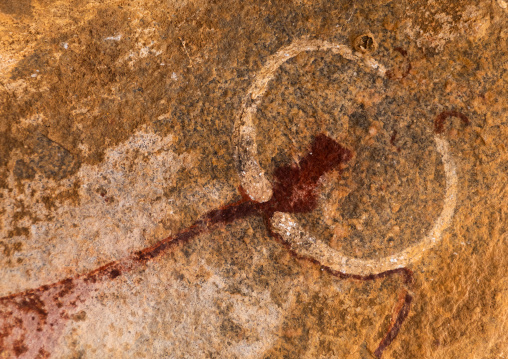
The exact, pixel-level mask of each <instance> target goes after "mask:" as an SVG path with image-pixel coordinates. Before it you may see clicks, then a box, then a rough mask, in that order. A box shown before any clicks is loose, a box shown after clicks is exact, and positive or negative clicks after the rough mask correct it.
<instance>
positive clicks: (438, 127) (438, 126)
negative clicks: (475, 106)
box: [434, 111, 469, 134]
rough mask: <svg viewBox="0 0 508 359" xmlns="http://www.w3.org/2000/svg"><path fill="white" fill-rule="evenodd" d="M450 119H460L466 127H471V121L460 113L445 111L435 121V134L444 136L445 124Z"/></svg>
mask: <svg viewBox="0 0 508 359" xmlns="http://www.w3.org/2000/svg"><path fill="white" fill-rule="evenodd" d="M449 117H458V118H459V119H460V120H461V121H462V123H463V124H464V125H469V119H468V118H467V116H466V115H464V114H463V113H461V112H458V111H443V112H441V113H440V114H439V115H437V117H436V119H435V120H434V132H435V133H437V134H442V133H443V132H444V122H445V120H446V119H447V118H449Z"/></svg>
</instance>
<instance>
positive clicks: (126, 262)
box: [0, 114, 455, 358]
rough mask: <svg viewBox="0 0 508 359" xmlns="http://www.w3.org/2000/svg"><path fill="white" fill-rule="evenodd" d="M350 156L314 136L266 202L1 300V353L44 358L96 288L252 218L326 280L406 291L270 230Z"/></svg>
mask: <svg viewBox="0 0 508 359" xmlns="http://www.w3.org/2000/svg"><path fill="white" fill-rule="evenodd" d="M453 115H455V114H453ZM440 116H442V115H440ZM445 118H446V116H445ZM436 121H438V120H436ZM439 121H441V122H442V121H444V119H443V120H439ZM441 122H439V123H437V125H436V129H437V128H438V127H439V126H441ZM438 125H439V126H438ZM439 129H441V128H440V127H439ZM436 132H437V131H436ZM352 157H353V153H352V152H351V151H350V150H348V149H346V148H345V147H343V146H341V145H340V144H338V143H337V142H336V141H334V140H333V139H331V138H329V137H327V136H325V135H323V134H320V135H318V136H316V138H315V139H314V141H313V143H312V146H311V149H310V151H309V153H308V154H307V155H306V156H305V157H303V158H302V160H301V161H300V163H299V164H293V165H290V166H282V167H279V168H277V169H276V170H275V172H274V181H273V184H272V187H273V195H272V198H271V199H270V200H269V201H268V202H264V203H259V202H255V201H253V200H251V199H250V198H249V197H248V195H247V194H246V193H245V192H244V191H243V189H242V188H240V193H241V194H242V199H241V200H240V201H238V202H235V203H232V204H229V205H227V206H224V207H222V208H219V209H215V210H212V211H210V212H208V213H207V214H205V215H204V216H202V217H201V218H200V219H199V220H197V221H196V222H195V223H194V224H193V225H192V226H190V227H188V228H186V229H184V230H182V231H180V232H179V233H178V234H176V235H174V236H171V237H168V238H165V239H163V240H161V241H159V242H157V243H156V244H154V245H153V246H151V247H148V248H145V249H143V250H140V251H137V252H134V253H133V254H131V255H130V256H128V257H126V258H123V259H121V260H118V261H114V262H111V263H108V264H106V265H104V266H102V267H100V268H97V269H95V270H94V271H92V272H89V273H86V274H82V275H77V276H75V277H72V278H67V279H64V280H62V281H59V282H56V283H53V284H50V285H45V286H42V287H39V288H36V289H31V290H27V291H25V292H21V293H17V294H12V295H9V296H6V297H3V298H0V354H3V355H8V356H11V357H23V358H45V357H48V356H49V353H50V352H51V350H52V348H53V347H54V346H55V345H56V341H57V339H58V337H59V335H60V334H61V333H62V331H63V329H64V327H65V321H66V320H68V319H69V318H71V316H72V313H75V312H77V310H78V304H79V303H83V302H84V301H85V300H86V299H87V298H88V297H89V296H90V295H91V294H92V293H93V292H95V291H96V290H97V289H98V288H97V286H98V285H99V284H100V283H103V282H108V281H112V280H115V279H116V278H118V277H120V276H121V275H122V273H125V272H127V271H130V270H132V269H134V268H136V267H139V266H142V265H144V264H145V263H146V262H148V261H150V260H152V259H154V258H157V257H159V256H160V255H161V254H163V253H165V252H167V251H168V250H169V249H170V248H172V247H175V246H176V245H177V244H180V243H185V242H187V241H189V240H191V239H193V238H195V237H197V236H198V235H200V234H202V233H204V232H206V231H209V230H211V229H212V228H213V227H214V226H215V225H218V224H228V223H232V222H234V221H236V220H239V219H242V218H247V217H251V216H261V217H263V219H264V220H265V223H266V225H267V229H268V233H269V234H270V235H271V236H272V237H274V238H275V239H277V240H278V241H279V242H281V243H282V244H284V245H285V247H286V248H287V249H288V250H289V251H290V252H291V254H292V255H293V256H294V257H296V258H298V259H303V260H308V261H310V262H312V263H315V264H316V265H319V266H321V268H322V269H323V270H324V271H326V272H327V273H329V274H330V275H333V276H335V277H338V278H341V279H354V280H364V281H366V280H375V279H379V278H384V277H387V276H389V275H392V274H400V275H402V276H403V278H404V284H405V285H406V286H410V285H411V283H412V280H413V279H412V278H413V277H412V272H411V271H410V270H409V269H407V268H399V269H394V270H390V271H386V272H383V273H379V274H373V275H367V276H360V275H352V274H348V273H342V272H337V271H334V270H333V269H331V268H329V267H326V266H323V265H321V264H320V263H319V262H318V261H317V260H315V259H313V258H306V257H302V256H300V255H298V254H296V253H295V252H293V251H292V250H291V249H290V246H289V244H288V243H285V242H284V241H283V240H282V238H281V237H280V236H279V235H277V234H276V233H274V232H273V231H272V230H271V225H270V217H271V216H272V215H273V213H274V212H286V213H306V212H310V211H312V210H314V209H315V208H316V205H317V193H316V187H317V185H318V182H319V179H320V178H321V177H322V176H323V175H324V174H325V173H327V172H330V171H332V170H335V169H337V170H340V169H341V168H340V167H341V164H345V163H346V162H348V161H349V160H350V159H351V158H352ZM403 298H404V301H403V303H402V305H401V306H400V308H399V310H398V312H397V316H396V318H395V320H394V322H393V323H392V324H391V326H390V328H389V329H388V331H387V334H386V335H385V337H384V338H383V339H382V341H381V343H380V344H379V346H378V347H377V349H376V350H375V352H374V355H375V356H376V357H377V358H380V357H381V355H382V353H383V351H384V350H385V349H386V347H388V346H389V345H390V343H391V342H392V341H393V340H394V339H395V337H396V336H397V334H398V333H399V331H400V328H401V326H402V323H403V322H404V320H405V319H406V317H407V316H408V314H409V310H410V306H411V301H412V296H411V295H410V294H409V293H408V292H407V290H406V291H405V294H404V296H403Z"/></svg>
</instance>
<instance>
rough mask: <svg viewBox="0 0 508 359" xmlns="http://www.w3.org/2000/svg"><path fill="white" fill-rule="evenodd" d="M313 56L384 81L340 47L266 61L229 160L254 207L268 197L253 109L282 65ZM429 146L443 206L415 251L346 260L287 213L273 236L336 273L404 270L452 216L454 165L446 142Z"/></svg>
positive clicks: (276, 219)
mask: <svg viewBox="0 0 508 359" xmlns="http://www.w3.org/2000/svg"><path fill="white" fill-rule="evenodd" d="M319 50H328V51H332V52H333V53H335V54H339V55H341V56H342V57H344V58H346V59H348V60H352V61H358V62H362V63H363V64H364V65H365V66H367V67H370V68H373V69H375V70H376V71H377V73H378V74H379V75H380V76H382V77H383V76H385V75H386V68H385V67H384V66H383V65H381V64H379V63H378V62H377V61H375V60H374V59H373V58H371V57H368V56H365V55H362V54H358V53H354V52H353V51H352V50H351V49H350V48H349V47H347V46H345V45H342V44H337V43H333V42H328V41H322V40H305V39H302V40H297V41H294V42H293V43H291V44H290V45H288V46H286V47H283V48H282V49H280V50H279V51H278V52H277V53H275V54H274V55H272V56H271V57H270V58H269V59H268V60H267V62H266V64H265V65H264V66H263V67H262V68H261V70H260V71H259V72H258V74H257V76H256V78H255V80H254V82H253V83H252V85H251V86H250V88H249V90H248V92H247V95H246V97H245V99H244V101H243V104H242V107H241V111H240V113H239V115H238V117H237V119H236V121H235V129H234V136H235V137H234V138H235V141H236V153H235V155H236V160H237V163H238V169H239V174H240V180H241V183H242V186H243V188H244V190H245V191H246V192H247V194H248V195H249V197H250V198H251V199H253V200H255V201H258V202H266V201H268V200H269V199H270V198H271V197H272V186H271V184H270V182H269V181H268V179H267V178H266V176H265V172H264V170H263V169H262V168H261V166H260V164H259V160H258V152H257V144H256V128H255V125H254V120H253V119H254V115H255V114H256V112H257V108H258V106H259V103H260V102H261V99H262V97H263V96H264V94H265V93H266V90H267V88H268V85H269V83H270V81H271V80H272V79H273V78H274V76H275V72H276V71H277V69H278V68H279V67H280V66H281V65H282V64H283V63H285V62H286V61H288V60H289V59H291V58H293V57H295V56H296V55H298V54H299V53H301V52H305V51H319ZM434 140H435V142H436V147H437V150H438V152H439V153H440V154H441V156H442V160H443V166H444V171H445V177H446V193H445V199H444V205H443V209H442V211H441V213H440V215H439V217H438V218H437V219H436V221H435V222H434V224H433V226H432V228H431V230H430V231H429V233H428V234H427V235H426V236H425V237H424V238H423V239H422V240H421V241H419V242H418V243H416V244H415V245H413V246H410V247H408V248H406V249H404V250H403V251H401V252H399V253H397V254H394V255H392V256H388V257H384V258H381V259H360V258H353V257H348V256H346V255H344V254H343V253H341V252H339V251H337V250H335V249H333V248H331V247H330V246H328V245H327V244H325V243H324V242H323V241H321V240H319V239H316V238H314V237H313V236H311V235H310V234H308V233H306V231H305V230H304V229H303V228H302V227H301V226H300V225H299V224H298V223H297V222H296V220H295V219H294V218H293V217H292V216H291V215H290V214H289V213H280V212H277V213H275V215H274V216H273V218H272V225H273V227H274V230H275V231H276V232H277V233H279V234H280V235H281V236H282V237H283V238H284V239H285V240H286V241H287V242H288V243H290V244H291V247H292V248H293V250H295V251H296V252H297V253H299V254H301V255H305V256H309V257H311V258H314V259H316V260H318V261H319V262H320V263H322V264H323V265H326V266H328V267H330V268H332V269H334V270H337V271H341V272H347V273H350V274H358V275H368V274H376V273H381V272H384V271H387V270H390V269H395V268H401V267H406V266H407V265H409V264H410V263H412V262H414V261H416V260H418V259H420V258H421V256H422V255H423V253H424V252H425V251H426V250H428V249H429V248H431V247H432V246H434V245H435V244H436V243H437V242H438V241H440V239H441V236H442V232H443V231H444V230H445V229H446V228H447V227H448V226H449V224H450V222H451V219H452V217H453V214H454V211H455V206H456V198H457V183H458V180H457V173H456V165H455V162H454V160H453V157H452V155H451V154H450V149H449V144H448V142H447V141H446V139H445V138H444V137H442V136H437V135H436V136H435V137H434Z"/></svg>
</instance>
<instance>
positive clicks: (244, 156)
mask: <svg viewBox="0 0 508 359" xmlns="http://www.w3.org/2000/svg"><path fill="white" fill-rule="evenodd" d="M319 50H327V51H332V52H333V53H334V54H338V55H341V56H342V57H344V58H346V59H348V60H352V61H360V62H363V63H364V65H365V66H367V67H371V68H373V69H375V70H377V72H378V74H379V75H380V76H385V74H386V69H385V67H384V66H383V65H381V64H379V63H378V62H377V61H375V60H374V59H372V58H371V57H368V56H365V55H362V54H357V53H353V51H352V50H351V49H350V48H349V47H347V46H345V45H342V44H337V43H333V42H328V41H322V40H296V41H294V42H293V43H291V44H290V45H288V46H286V47H283V48H282V49H280V50H279V51H278V52H277V53H275V54H274V55H272V56H271V57H270V58H269V59H268V60H267V62H266V64H265V65H264V66H263V67H262V68H261V69H260V70H259V72H258V73H257V75H256V78H255V80H254V82H253V83H252V85H251V86H250V87H249V90H248V92H247V95H246V96H245V99H244V101H243V103H242V107H241V110H240V113H239V115H238V117H237V120H236V121H235V128H234V135H235V139H236V161H237V163H238V167H239V172H240V179H241V183H242V186H243V188H244V189H245V191H246V192H247V194H248V195H249V197H250V198H251V199H253V200H255V201H258V202H266V201H268V200H269V199H270V198H271V197H272V186H271V184H270V182H269V181H268V180H267V178H266V176H265V172H264V170H263V169H262V168H261V166H260V164H259V161H258V159H257V158H258V153H257V145H256V129H255V126H254V121H253V118H254V115H255V113H256V112H257V108H258V105H259V103H260V102H261V99H262V97H263V96H264V94H265V93H266V90H267V89H268V84H269V83H270V81H271V80H272V79H273V78H274V77H275V72H276V71H277V69H278V68H279V67H280V66H281V65H282V64H283V63H285V62H286V61H288V60H289V59H291V58H293V57H295V56H296V55H298V54H300V53H301V52H306V51H319Z"/></svg>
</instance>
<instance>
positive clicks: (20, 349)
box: [13, 338, 28, 356]
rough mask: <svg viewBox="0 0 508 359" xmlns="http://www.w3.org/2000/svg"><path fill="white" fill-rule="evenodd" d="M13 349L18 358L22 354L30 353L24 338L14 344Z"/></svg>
mask: <svg viewBox="0 0 508 359" xmlns="http://www.w3.org/2000/svg"><path fill="white" fill-rule="evenodd" d="M13 349H14V354H16V356H20V355H21V354H23V353H26V352H27V351H28V348H27V347H26V345H25V340H24V338H22V339H18V340H16V341H15V342H14V345H13Z"/></svg>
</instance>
